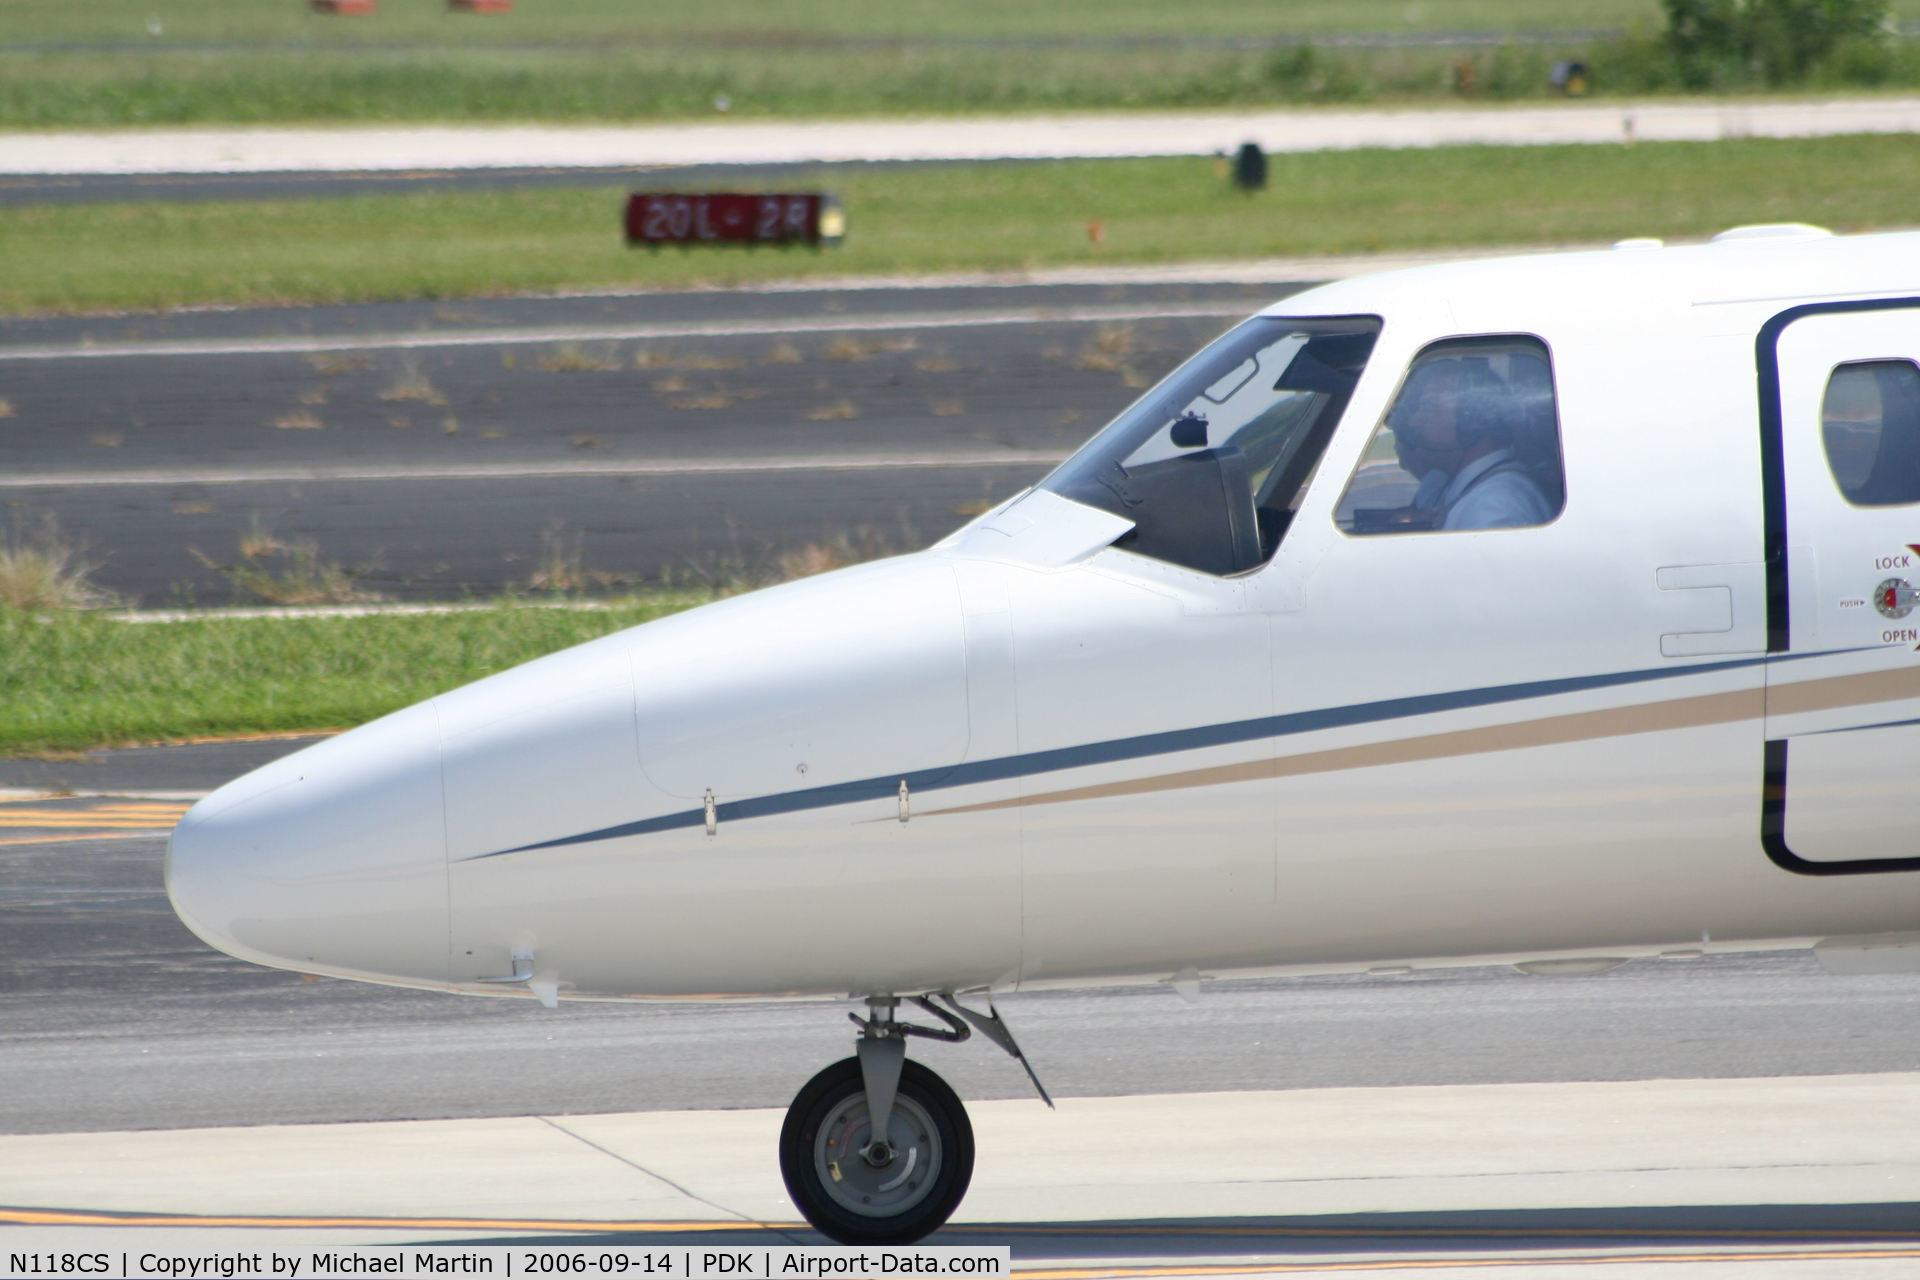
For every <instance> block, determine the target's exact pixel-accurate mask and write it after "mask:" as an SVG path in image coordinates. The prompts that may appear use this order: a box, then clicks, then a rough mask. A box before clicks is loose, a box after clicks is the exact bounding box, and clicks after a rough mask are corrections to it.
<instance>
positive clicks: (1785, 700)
mask: <svg viewBox="0 0 1920 1280" xmlns="http://www.w3.org/2000/svg"><path fill="white" fill-rule="evenodd" d="M1906 698H1920V665H1916V666H1912V667H1902V668H1900V669H1898V670H1894V671H1872V672H1865V673H1862V674H1857V675H1846V676H1829V677H1826V678H1824V679H1816V680H1804V681H1801V682H1799V683H1797V684H1789V685H1780V686H1775V687H1774V688H1773V689H1771V690H1768V689H1763V688H1761V687H1760V686H1758V685H1756V686H1755V687H1753V688H1751V689H1738V690H1733V691H1731V692H1726V693H1708V694H1699V695H1696V696H1693V697H1687V698H1669V699H1666V700H1665V701H1662V702H1645V703H1637V704H1635V705H1633V706H1627V707H1608V708H1605V709H1603V710H1599V711H1576V712H1572V713H1570V714H1567V715H1560V716H1545V717H1542V718H1540V719H1537V720H1520V721H1515V722H1512V723H1509V724H1498V725H1487V726H1485V727H1483V728H1478V729H1456V730H1452V731H1449V732H1446V733H1429V734H1421V735H1419V736H1417V737H1411V738H1395V739H1392V740H1390V741H1387V742H1371V743H1366V744H1363V745H1360V746H1353V747H1335V748H1333V749H1331V750H1327V751H1306V752H1301V753H1299V754H1297V755H1290V756H1281V757H1279V758H1277V759H1265V760H1247V761H1242V762H1240V763H1237V764H1226V765H1213V766H1210V767H1208V768H1204V769H1185V770H1181V771H1180V772H1178V773H1163V774H1157V775H1154V776H1152V777H1146V778H1132V779H1128V780H1126V781H1122V782H1103V783H1095V784H1092V785H1089V786H1084V787H1067V788H1063V789H1061V790H1058V791H1043V792H1040V793H1038V794H1035V795H1027V796H1021V797H1019V798H1017V799H1007V800H986V801H982V802H980V803H978V804H968V805H955V806H953V807H952V808H946V809H928V810H926V816H927V817H938V816H940V815H943V814H958V813H982V812H987V811H990V810H995V809H1013V808H1022V807H1025V806H1028V805H1041V804H1065V803H1069V802H1072V801H1076V800H1111V799H1116V798H1118V797H1122V796H1137V795H1150V794H1152V793H1154V792H1158V791H1179V790H1184V789H1187V788H1190V787H1215V786H1223V785H1227V784H1231V783H1237V782H1258V781H1261V780H1263V779H1267V778H1291V777H1299V776H1302V775H1305V774H1315V773H1336V772H1341V771H1343V770H1348V769H1369V768H1374V767H1377V766H1380V765H1389V764H1414V763H1418V762H1421V761H1426V760H1447V759H1454V758H1457V757H1460V756H1470V755H1482V754H1485V753H1488V752H1493V751H1516V750H1524V749H1526V748H1529V747H1554V746H1564V745H1566V744H1568V743H1574V742H1591V741H1598V740H1600V739H1603V738H1620V737H1629V736H1631V735H1633V734H1638V733H1661V732H1666V731H1669V730H1674V729H1697V728H1702V727H1705V726H1707V725H1715V724H1730V723H1734V722H1737V721H1741V720H1754V721H1759V720H1762V719H1764V718H1765V717H1766V716H1767V715H1769V714H1772V715H1790V714H1793V713H1795V712H1800V711H1829V710H1834V709H1836V708H1840V707H1851V706H1870V705H1873V704H1875V703H1881V702H1893V701H1898V700H1901V699H1906ZM914 816H915V817H919V816H920V815H919V814H915V815H914Z"/></svg>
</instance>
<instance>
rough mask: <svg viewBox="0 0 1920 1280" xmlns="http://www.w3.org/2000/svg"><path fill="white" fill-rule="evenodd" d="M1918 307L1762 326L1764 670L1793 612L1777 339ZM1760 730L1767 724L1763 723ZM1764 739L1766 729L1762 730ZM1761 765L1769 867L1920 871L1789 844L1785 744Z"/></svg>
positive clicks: (1757, 357) (1783, 643) (1790, 314)
mask: <svg viewBox="0 0 1920 1280" xmlns="http://www.w3.org/2000/svg"><path fill="white" fill-rule="evenodd" d="M1914 309H1920V298H1869V299H1862V300H1858V301H1853V302H1811V303H1807V304H1805V305H1803V306H1798V307H1789V308H1787V309H1786V310H1785V311H1782V312H1780V313H1779V314H1778V315H1776V316H1774V317H1773V318H1772V319H1770V320H1768V321H1767V322H1766V323H1765V324H1764V325H1762V326H1760V333H1759V335H1758V336H1757V337H1756V338H1755V339H1754V344H1753V357H1754V365H1755V368H1756V371H1757V374H1758V380H1759V392H1760V487H1761V508H1762V512H1763V515H1764V519H1765V529H1766V535H1765V536H1766V541H1765V544H1764V546H1765V557H1766V566H1767V655H1768V656H1767V670H1768V671H1769V673H1770V672H1771V671H1772V670H1773V667H1774V664H1775V663H1777V662H1780V661H1782V660H1784V659H1785V658H1786V657H1787V656H1789V651H1790V648H1791V642H1792V628H1791V623H1792V615H1791V612H1790V609H1789V605H1788V599H1789V597H1788V593H1787V576H1788V563H1787V472H1786V423H1785V417H1786V415H1785V411H1784V409H1783V408H1782V406H1781V392H1780V339H1781V337H1782V336H1783V335H1784V334H1785V333H1786V331H1787V328H1788V326H1790V325H1792V324H1793V323H1794V322H1795V321H1797V320H1804V319H1806V318H1807V317H1808V316H1818V315H1844V314H1849V313H1854V312H1861V311H1902V310H1914ZM1762 723H1763V725H1764V723H1765V722H1764V721H1763V722H1762ZM1762 732H1763V734H1764V729H1763V730H1762ZM1765 742H1766V751H1765V756H1764V760H1763V763H1762V765H1761V770H1762V776H1761V786H1760V846H1761V848H1763V849H1765V850H1766V853H1767V857H1768V858H1769V859H1771V860H1772V862H1773V864H1774V865H1775V866H1777V867H1779V868H1781V869H1782V870H1784V871H1791V872H1793V873H1794V874H1795V875H1802V876H1857V875H1875V874H1880V873H1884V872H1891V871H1920V856H1916V857H1911V858H1860V859H1857V860H1855V861H1851V862H1814V861H1810V860H1808V859H1806V858H1802V857H1800V856H1799V855H1798V854H1796V853H1794V851H1793V850H1792V849H1791V848H1789V847H1788V845H1787V740H1786V739H1785V738H1766V739H1765Z"/></svg>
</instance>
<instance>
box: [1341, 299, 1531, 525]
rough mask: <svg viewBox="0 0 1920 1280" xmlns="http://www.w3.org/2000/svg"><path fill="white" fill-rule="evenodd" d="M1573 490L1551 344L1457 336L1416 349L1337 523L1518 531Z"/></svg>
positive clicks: (1514, 338) (1519, 337)
mask: <svg viewBox="0 0 1920 1280" xmlns="http://www.w3.org/2000/svg"><path fill="white" fill-rule="evenodd" d="M1565 499H1566V472H1565V469H1564V467H1563V466H1562V463H1561V460H1560V417H1559V411H1558V409H1557V408H1556V406H1555V403H1554V392H1553V361H1552V358H1551V356H1550V355H1549V354H1548V352H1547V346H1546V344H1545V343H1544V342H1542V341H1540V340H1539V339H1538V338H1533V337H1527V336H1524V335H1512V336H1500V337H1487V338H1456V339H1449V340H1448V341H1446V342H1437V343H1435V344H1434V345H1432V346H1430V347H1428V348H1426V349H1425V350H1424V351H1422V352H1421V353H1420V354H1419V355H1418V356H1416V357H1414V361H1413V364H1412V365H1411V366H1409V368H1408V369H1407V377H1406V381H1405V382H1403V383H1402V384H1401V386H1400V392H1399V394H1398V395H1396V396H1395V397H1394V400H1393V404H1392V406H1391V407H1390V408H1389V409H1388V410H1387V416H1386V417H1385V418H1384V419H1383V420H1382V421H1381V423H1380V426H1379V427H1378V429H1376V430H1375V432H1374V435H1373V439H1372V440H1371V441H1369V442H1368V444H1367V450H1366V453H1365V454H1364V455H1362V457H1361V459H1360V465H1359V467H1358V469H1356V470H1355V472H1354V474H1353V479H1352V480H1351V481H1350V482H1349V483H1348V485H1347V491H1346V494H1345V495H1344V496H1343V497H1342V498H1341V499H1340V505H1339V507H1338V508H1337V510H1336V511H1335V513H1334V520H1335V522H1336V523H1337V524H1338V525H1339V526H1340V528H1341V529H1343V530H1344V531H1346V532H1347V533H1352V534H1377V533H1423V532H1432V531H1446V532H1461V531H1465V530H1470V529H1518V528H1525V527H1528V526H1531V525H1543V524H1547V523H1549V522H1551V521H1552V520H1553V519H1554V517H1556V516H1558V515H1559V514H1560V509H1561V507H1562V506H1564V505H1565Z"/></svg>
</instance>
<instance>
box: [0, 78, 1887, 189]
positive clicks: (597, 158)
mask: <svg viewBox="0 0 1920 1280" xmlns="http://www.w3.org/2000/svg"><path fill="white" fill-rule="evenodd" d="M1916 131H1920V98H1911V97H1892V96H1889V97H1881V98H1858V99H1834V100H1828V101H1793V100H1782V99H1777V98H1765V99H1751V100H1723V99H1710V100H1685V99H1667V100H1661V101H1653V102H1633V101H1625V102H1621V101H1608V102H1593V101H1583V102H1560V103H1547V104H1529V105H1524V106H1494V107H1433V108H1426V109H1377V108H1376V109H1364V110H1362V109H1331V108H1294V109H1286V110H1254V111H1190V112H1132V113H1125V112H1109V113H1103V114H1092V113H1087V114H1071V113H1065V114H1048V115H1029V116H1013V117H995V116H972V117H960V118H951V119H897V118H896V119H882V120H810V121H795V122H755V121H748V120H733V121H723V122H714V123H697V124H694V123H685V124H658V125H569V126H535V125H438V126H421V127H408V128H393V127H370V128H367V127H353V128H245V129H232V128H228V129H198V128H194V129H140V130H111V131H80V130H63V131H57V132H56V131H46V132H35V131H19V132H10V133H6V134H3V135H0V174H15V175H21V174H48V175H51V174H122V175H128V174H173V175H180V174H189V173H206V174H235V173H276V172H284V173H325V172H336V173H376V172H391V171H395V170H424V171H428V172H437V171H446V170H460V169H481V168H495V167H506V168H523V169H570V168H578V169H606V168H616V167H629V166H679V165H714V164H725V165H753V164H794V163H826V164H846V163H854V162H866V161H880V162H885V161H902V160H916V161H934V160H1013V159H1063V158H1080V159H1085V158H1102V157H1104V158H1119V157H1138V156H1182V155H1212V154H1214V153H1216V152H1225V151H1231V150H1233V149H1234V148H1236V147H1238V146H1240V145H1241V144H1242V143H1243V142H1249V141H1251V142H1257V143H1258V144H1259V145H1260V146H1261V147H1263V148H1265V149H1266V150H1268V151H1321V150H1340V149H1348V148H1357V147H1433V146H1455V145H1462V144H1473V143H1478V144H1484V145H1493V146H1538V145H1553V144H1568V143H1579V144H1614V145H1618V144H1619V143H1622V142H1625V141H1634V140H1639V141H1691V142H1698V141H1714V140H1718V139H1721V138H1730V137H1783V138H1806V137H1827V136H1832V135H1835V134H1848V133H1913V132H1916Z"/></svg>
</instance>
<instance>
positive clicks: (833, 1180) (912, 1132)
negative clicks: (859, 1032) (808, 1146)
mask: <svg viewBox="0 0 1920 1280" xmlns="http://www.w3.org/2000/svg"><path fill="white" fill-rule="evenodd" d="M887 1127H888V1129H889V1130H890V1131H891V1132H890V1133H889V1134H888V1135H887V1136H886V1137H884V1138H882V1137H876V1136H875V1135H874V1133H873V1130H872V1121H871V1118H870V1117H869V1116H868V1114H867V1095H866V1094H864V1093H855V1094H852V1095H850V1096H848V1097H847V1098H845V1099H843V1100H842V1101H841V1102H840V1103H839V1104H838V1105H836V1106H835V1107H834V1108H833V1109H832V1110H831V1111H829V1112H828V1113H827V1115H826V1117H825V1119H824V1122H823V1123H822V1124H821V1125H820V1128H819V1130H818V1132H817V1135H816V1136H815V1138H814V1152H813V1154H814V1161H815V1166H814V1167H815V1168H816V1169H818V1170H819V1171H820V1174H821V1175H822V1176H821V1184H822V1187H823V1189H824V1190H825V1191H826V1193H827V1195H828V1196H830V1197H831V1198H832V1199H833V1200H835V1201H837V1202H838V1203H839V1204H840V1205H841V1207H843V1208H845V1209H848V1210H851V1211H852V1212H854V1213H857V1214H859V1215H861V1216H862V1217H867V1218H888V1217H893V1216H894V1215H896V1214H902V1213H905V1212H907V1211H908V1210H910V1209H912V1208H913V1207H914V1206H915V1205H917V1204H919V1203H920V1202H921V1201H922V1200H924V1199H926V1198H927V1196H928V1195H929V1194H931V1193H932V1191H933V1186H934V1183H935V1182H936V1181H937V1180H938V1175H939V1172H940V1166H941V1161H942V1158H943V1156H944V1153H943V1152H942V1150H941V1146H940V1136H939V1130H938V1128H937V1127H936V1126H935V1125H934V1122H933V1118H932V1117H931V1116H929V1115H928V1114H927V1112H926V1109H925V1108H924V1107H922V1106H921V1105H920V1104H919V1103H918V1102H916V1101H914V1100H913V1099H912V1098H909V1097H907V1096H905V1095H904V1094H902V1095H900V1096H897V1097H895V1098H894V1100H893V1116H892V1119H891V1122H890V1123H889V1124H888V1126H887Z"/></svg>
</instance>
